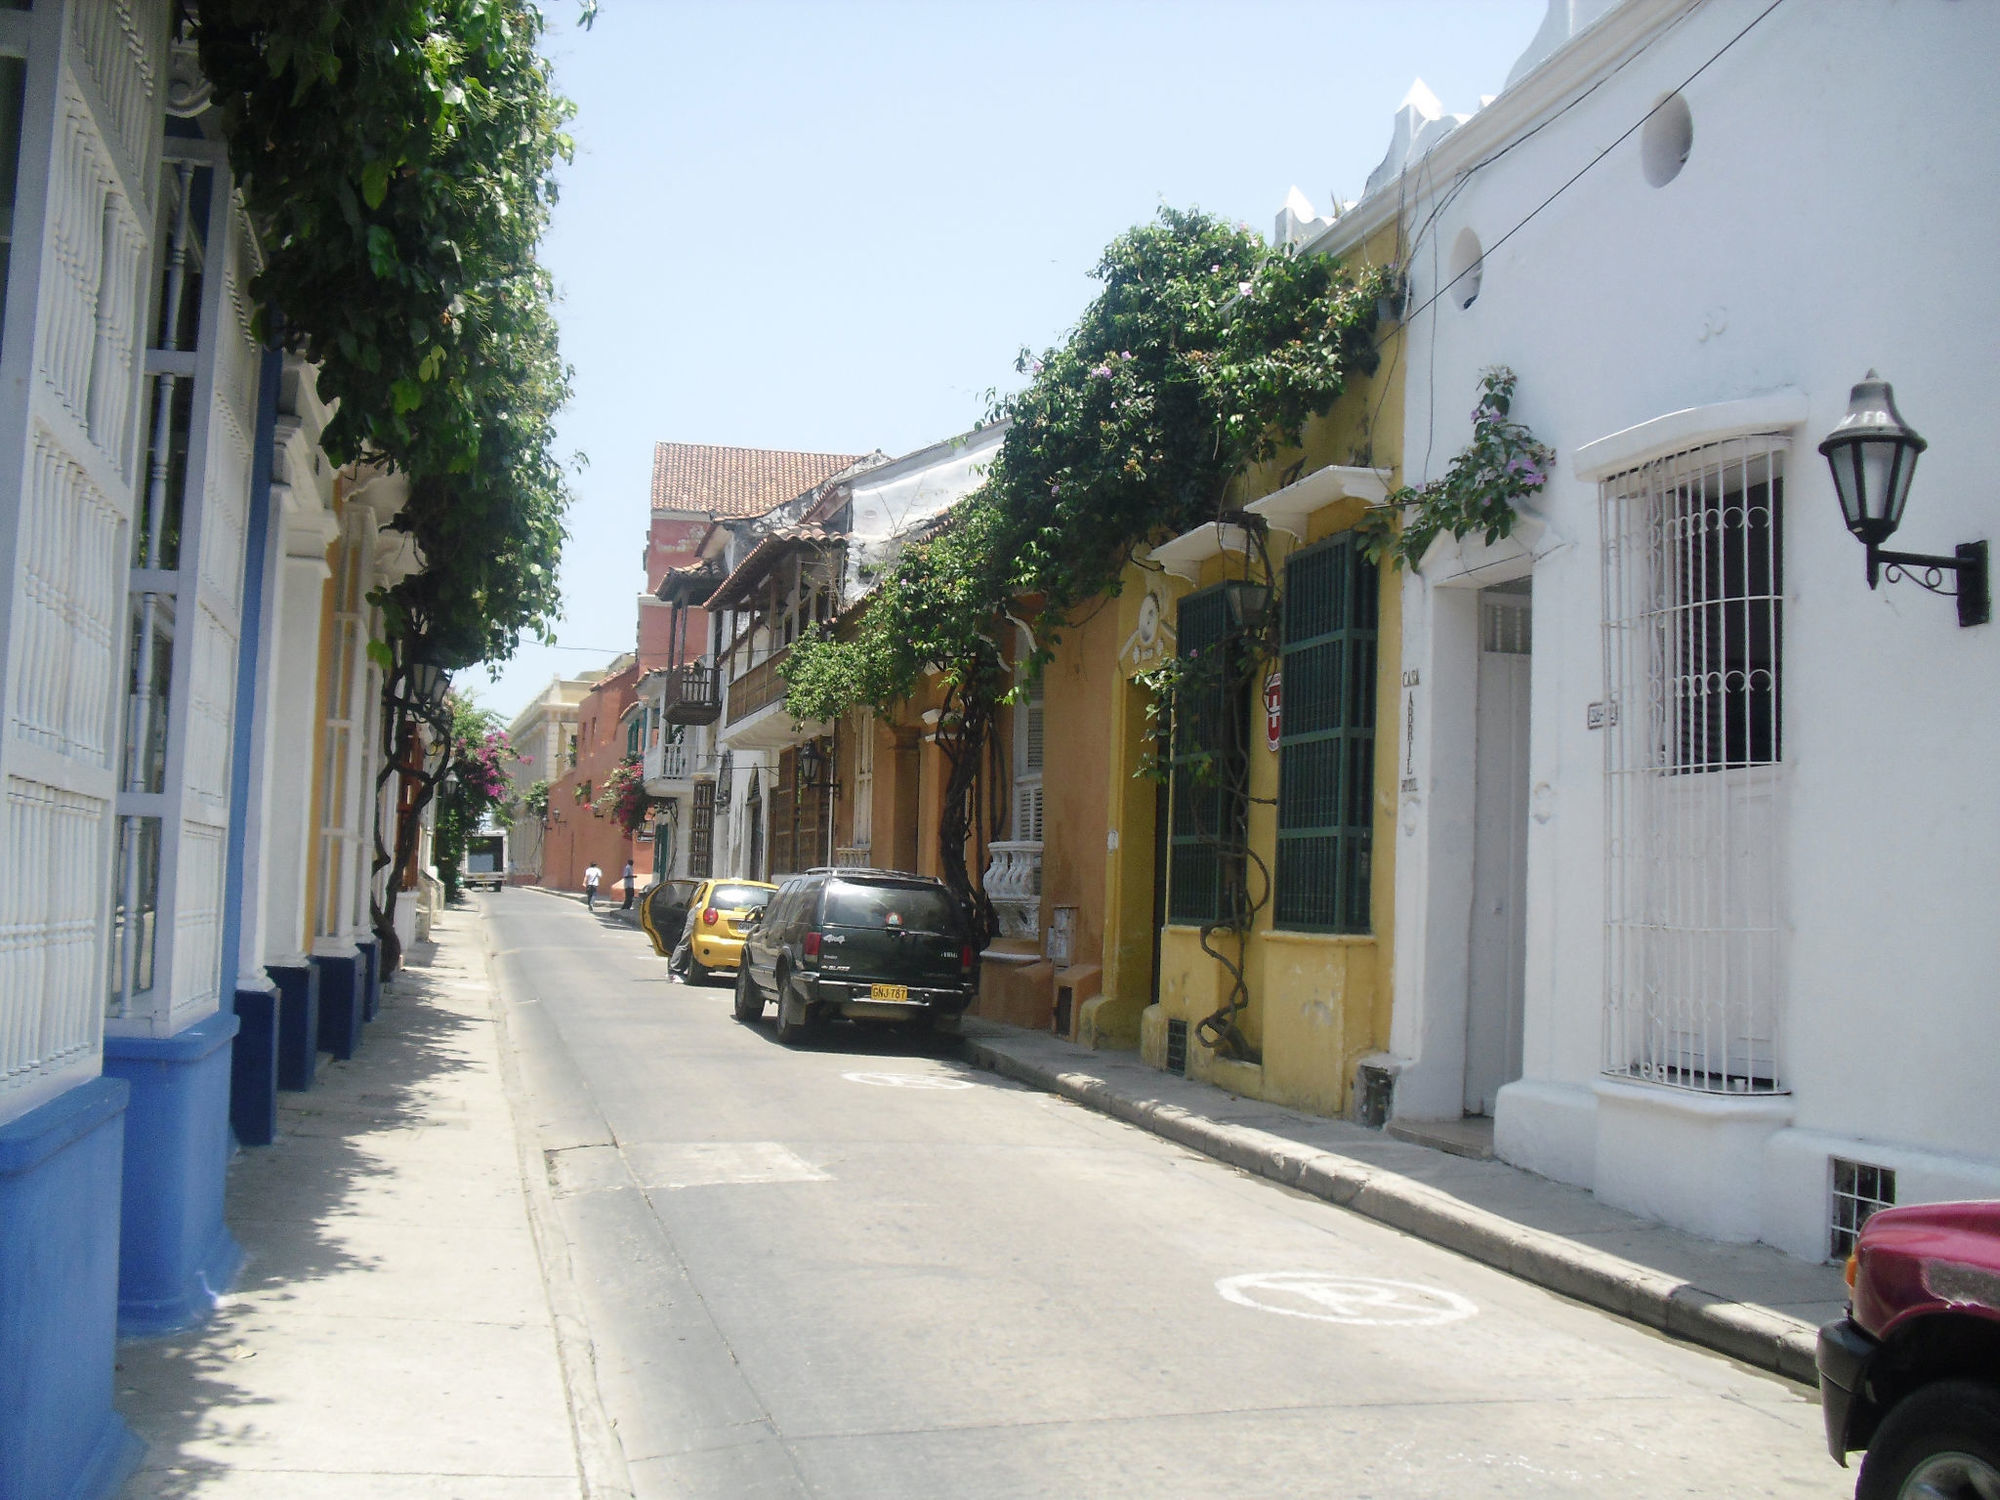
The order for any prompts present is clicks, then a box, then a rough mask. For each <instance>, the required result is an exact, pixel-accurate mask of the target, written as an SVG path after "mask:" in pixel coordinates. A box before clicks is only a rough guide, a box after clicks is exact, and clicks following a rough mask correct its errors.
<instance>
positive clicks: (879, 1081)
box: [840, 1073, 972, 1089]
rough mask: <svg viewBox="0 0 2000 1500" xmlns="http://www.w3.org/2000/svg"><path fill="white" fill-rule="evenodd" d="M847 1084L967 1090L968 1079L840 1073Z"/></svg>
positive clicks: (944, 1075) (933, 1074)
mask: <svg viewBox="0 0 2000 1500" xmlns="http://www.w3.org/2000/svg"><path fill="white" fill-rule="evenodd" d="M840 1076H841V1077H842V1078H845V1079H846V1080H847V1081H848V1082H849V1083H872V1084H873V1085H875V1087H877V1088H883V1089H969V1088H971V1087H972V1080H971V1079H970V1078H953V1077H951V1076H949V1075H948V1074H943V1073H842V1074H841V1075H840Z"/></svg>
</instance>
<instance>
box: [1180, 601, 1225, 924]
mask: <svg viewBox="0 0 2000 1500" xmlns="http://www.w3.org/2000/svg"><path fill="white" fill-rule="evenodd" d="M1228 620H1229V614H1228V600H1227V597H1226V594H1225V591H1224V589H1222V588H1213V589H1204V590H1203V591H1202V592H1200V593H1198V594H1190V595H1188V596H1187V598H1185V599H1183V600H1181V602H1180V610H1179V618H1178V647H1179V652H1180V656H1181V659H1182V661H1183V662H1184V663H1185V664H1186V665H1187V667H1189V668H1190V669H1197V670H1196V671H1195V673H1194V675H1190V676H1189V677H1187V678H1186V679H1185V680H1184V681H1183V683H1182V686H1181V689H1180V692H1179V695H1178V697H1177V700H1176V702H1175V704H1174V740H1173V788H1172V798H1171V806H1172V809H1173V812H1172V818H1173V832H1172V844H1171V851H1170V860H1171V863H1170V866H1169V870H1168V876H1167V920H1168V921H1170V922H1185V923H1194V924H1200V923H1205V922H1219V921H1222V920H1224V915H1225V914H1224V912H1223V902H1224V894H1225V884H1226V880H1225V875H1226V871H1227V870H1228V869H1229V867H1230V865H1231V863H1232V861H1240V858H1241V856H1240V855H1231V854H1230V853H1229V852H1228V851H1227V850H1226V849H1225V848H1224V847H1223V844H1224V843H1231V844H1233V843H1236V842H1238V841H1240V839H1241V838H1242V829H1241V828H1240V827H1230V826H1225V825H1227V824H1230V823H1234V822H1237V821H1239V820H1237V819H1236V818H1234V817H1232V812H1233V810H1234V809H1235V808H1236V806H1237V801H1236V799H1235V798H1233V797H1232V796H1231V795H1230V787H1231V785H1232V778H1236V779H1240V778H1241V776H1242V774H1243V769H1244V768H1243V766H1242V765H1241V764H1240V762H1241V761H1242V758H1243V757H1242V748H1241V736H1240V735H1232V734H1231V733H1230V724H1229V721H1228V714H1229V712H1230V707H1231V705H1232V704H1233V703H1236V701H1237V700H1238V698H1239V697H1240V696H1241V695H1240V693H1239V692H1238V691H1236V689H1237V688H1238V686H1239V685H1238V684H1236V683H1233V682H1230V681H1229V680H1227V677H1228V674H1227V673H1225V672H1221V671H1216V672H1199V671H1198V667H1199V663H1200V662H1201V661H1202V659H1203V658H1204V657H1205V656H1207V657H1208V658H1209V659H1210V660H1217V659H1218V658H1216V657H1214V656H1210V655H1209V654H1210V653H1213V652H1216V651H1218V650H1219V649H1220V648H1221V646H1222V642H1223V636H1224V634H1225V632H1226V630H1227V627H1228ZM1232 746H1234V750H1233V751H1232Z"/></svg>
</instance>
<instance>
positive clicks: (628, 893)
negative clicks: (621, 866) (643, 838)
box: [618, 859, 639, 911]
mask: <svg viewBox="0 0 2000 1500" xmlns="http://www.w3.org/2000/svg"><path fill="white" fill-rule="evenodd" d="M621 878H622V879H623V880H624V882H625V904H624V905H623V906H621V907H620V908H618V909H619V910H620V911H630V910H631V909H632V893H633V892H634V891H636V890H638V888H639V883H638V882H637V881H636V880H634V879H633V878H632V861H631V860H629V859H628V860H626V861H625V874H624V875H623V876H622V877H621Z"/></svg>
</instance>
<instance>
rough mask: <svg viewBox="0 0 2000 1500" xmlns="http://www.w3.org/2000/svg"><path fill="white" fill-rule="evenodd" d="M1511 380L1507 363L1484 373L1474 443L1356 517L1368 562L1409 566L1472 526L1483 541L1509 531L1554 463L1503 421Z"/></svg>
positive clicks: (1527, 435)
mask: <svg viewBox="0 0 2000 1500" xmlns="http://www.w3.org/2000/svg"><path fill="white" fill-rule="evenodd" d="M1514 381H1515V376H1514V372H1513V371H1512V370H1510V369H1508V368H1507V367H1506V366H1505V365H1495V366H1493V367H1492V368H1491V369H1489V370H1487V371H1486V372H1485V373H1484V374H1482V375H1481V376H1480V381H1479V392H1480V394H1479V404H1478V405H1477V406H1475V407H1474V408H1473V410H1472V441H1471V442H1470V443H1468V444H1467V445H1466V446H1465V447H1464V448H1462V449H1460V450H1459V451H1458V452H1457V453H1456V454H1454V455H1453V456H1452V460H1451V463H1450V464H1449V465H1448V466H1447V467H1446V469H1445V471H1444V473H1443V474H1442V475H1440V476H1439V477H1438V478H1436V479H1433V480H1431V481H1430V482H1429V483H1427V484H1422V485H1417V486H1414V487H1413V486H1410V485H1404V486H1403V487H1402V488H1401V489H1398V490H1396V491H1394V492H1393V493H1392V494H1390V496H1389V497H1388V499H1387V501H1386V502H1385V503H1384V504H1383V505H1381V506H1378V507H1376V508H1374V509H1372V510H1370V511H1368V512H1367V513H1366V514H1365V515H1364V516H1363V517H1362V522H1361V525H1360V526H1359V527H1357V528H1356V529H1357V530H1359V531H1361V532H1362V534H1363V536H1364V538H1365V550H1366V552H1367V555H1368V558H1369V560H1370V561H1371V562H1379V561H1381V560H1382V559H1383V558H1385V557H1386V558H1390V559H1392V560H1393V561H1394V562H1395V564H1396V566H1398V567H1402V566H1404V565H1405V564H1407V565H1409V566H1410V567H1415V566H1417V565H1418V564H1419V563H1420V562H1422V561H1423V556H1424V553H1425V552H1426V551H1428V550H1429V548H1430V545H1431V543H1432V542H1434V541H1436V540H1437V539H1438V537H1439V536H1441V535H1443V534H1444V533H1445V532H1450V533H1451V535H1452V537H1453V538H1454V539H1463V538H1464V537H1467V536H1470V535H1471V534H1472V533H1473V532H1475V531H1477V532H1480V533H1482V534H1483V535H1484V536H1485V539H1486V542H1487V544H1488V545H1489V546H1490V545H1491V544H1492V543H1494V542H1497V541H1499V540H1500V538H1502V537H1504V536H1509V535H1511V534H1512V533H1513V530H1514V519H1515V517H1516V516H1517V515H1518V514H1519V512H1520V506H1521V503H1522V502H1523V501H1524V500H1526V499H1528V498H1529V497H1530V496H1532V495H1534V494H1536V493H1537V492H1538V491H1540V490H1541V488H1542V487H1543V486H1544V485H1546V484H1547V483H1548V482H1549V474H1550V472H1551V471H1552V470H1553V468H1554V467H1555V461H1556V455H1555V450H1554V449H1552V448H1550V447H1549V446H1548V445H1547V444H1545V443H1542V442H1540V441H1539V440H1538V439H1537V438H1536V437H1535V435H1534V434H1533V433H1532V432H1530V431H1528V429H1527V428H1526V427H1524V426H1522V425H1521V424H1520V423H1519V422H1516V421H1513V420H1511V419H1510V418H1509V416H1508V413H1509V411H1511V410H1512V408H1513V404H1514ZM1399 521H1400V524H1399Z"/></svg>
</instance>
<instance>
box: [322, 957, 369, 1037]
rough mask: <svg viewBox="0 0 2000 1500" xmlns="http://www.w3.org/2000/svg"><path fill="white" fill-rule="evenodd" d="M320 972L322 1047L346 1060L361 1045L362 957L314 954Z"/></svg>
mask: <svg viewBox="0 0 2000 1500" xmlns="http://www.w3.org/2000/svg"><path fill="white" fill-rule="evenodd" d="M312 966H313V967H314V968H315V969H317V970H318V971H319V1046H320V1050H321V1051H322V1052H331V1053H332V1054H333V1055H334V1056H335V1057H337V1058H339V1059H340V1060H341V1061H342V1062H345V1061H346V1060H347V1059H348V1058H350V1057H352V1056H354V1054H355V1053H356V1052H357V1051H359V1050H360V1048H361V1004H362V999H363V996H362V986H361V956H360V955H359V954H354V955H352V956H347V957H341V958H334V957H331V956H327V955H322V954H318V953H315V954H314V955H313V959H312Z"/></svg>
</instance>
